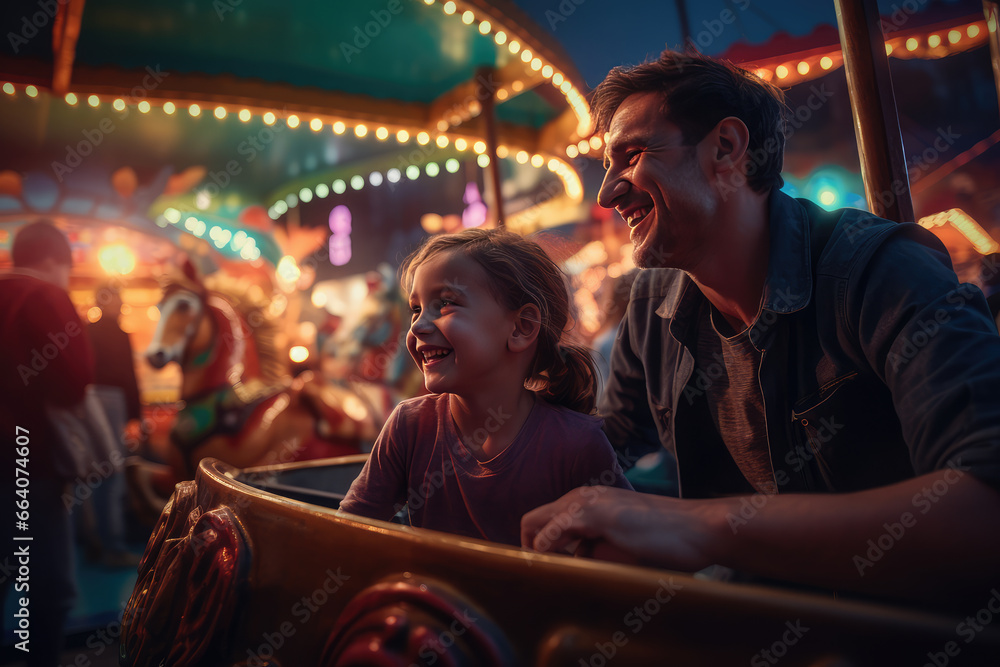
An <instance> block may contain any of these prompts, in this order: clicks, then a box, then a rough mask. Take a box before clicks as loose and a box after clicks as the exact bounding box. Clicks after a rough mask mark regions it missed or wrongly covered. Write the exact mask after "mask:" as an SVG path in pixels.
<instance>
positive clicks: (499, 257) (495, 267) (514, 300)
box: [399, 229, 597, 414]
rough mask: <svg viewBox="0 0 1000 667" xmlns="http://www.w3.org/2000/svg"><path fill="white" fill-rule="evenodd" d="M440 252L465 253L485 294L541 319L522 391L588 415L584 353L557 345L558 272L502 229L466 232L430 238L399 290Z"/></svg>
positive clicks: (590, 399) (561, 319) (589, 367)
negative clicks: (534, 311) (533, 310)
mask: <svg viewBox="0 0 1000 667" xmlns="http://www.w3.org/2000/svg"><path fill="white" fill-rule="evenodd" d="M446 251H458V252H462V253H465V254H466V255H467V256H468V257H470V258H471V259H473V260H475V261H476V262H477V263H478V264H479V265H480V266H481V267H483V270H484V271H485V272H486V276H487V281H486V285H487V288H488V289H489V291H490V293H491V294H492V295H493V297H494V298H495V299H496V300H497V303H499V304H500V305H501V306H503V307H504V308H506V309H508V310H510V311H515V310H517V309H518V308H520V307H522V306H525V305H528V304H534V305H535V306H536V307H537V308H538V310H539V312H540V313H541V322H540V325H541V326H540V330H539V333H538V347H537V350H536V352H535V358H534V360H533V362H532V365H531V371H530V372H529V374H528V377H526V378H525V387H527V388H528V389H531V390H533V391H535V392H536V393H537V394H539V395H540V396H542V397H543V398H545V399H546V400H547V401H549V402H551V403H555V404H557V405H563V406H565V407H567V408H570V409H571V410H576V411H577V412H583V413H587V414H589V413H591V412H593V410H594V404H595V400H596V395H597V371H596V370H595V368H594V362H593V359H592V358H591V356H590V350H589V349H588V348H586V347H584V346H582V345H578V344H575V343H570V342H567V341H564V340H563V336H564V333H565V331H566V327H567V324H568V322H569V312H570V301H569V293H568V292H567V290H566V283H565V282H564V275H563V272H562V271H561V270H560V269H559V267H558V266H556V264H555V262H553V261H552V260H551V259H550V258H549V256H548V255H546V254H545V251H544V250H543V249H542V247H541V246H540V245H538V244H537V243H535V242H534V241H530V240H528V239H526V238H523V237H521V236H518V235H517V234H514V233H513V232H508V231H506V230H502V229H467V230H465V231H462V232H458V233H457V234H442V235H440V236H433V237H431V238H430V239H428V240H427V241H426V242H425V243H424V244H423V245H421V246H420V248H418V249H417V250H416V251H415V252H413V253H412V254H411V255H410V256H409V257H407V258H406V260H405V261H404V262H403V265H402V266H401V267H400V269H399V271H400V277H401V282H402V285H403V289H404V290H405V291H406V292H407V293H408V292H409V291H410V290H411V289H412V288H413V277H414V273H415V272H416V270H417V267H419V266H420V265H421V264H423V263H424V262H425V261H427V260H428V259H429V258H431V257H433V256H435V255H438V254H439V253H442V252H446Z"/></svg>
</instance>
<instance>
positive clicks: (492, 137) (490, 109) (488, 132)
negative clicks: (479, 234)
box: [476, 67, 504, 228]
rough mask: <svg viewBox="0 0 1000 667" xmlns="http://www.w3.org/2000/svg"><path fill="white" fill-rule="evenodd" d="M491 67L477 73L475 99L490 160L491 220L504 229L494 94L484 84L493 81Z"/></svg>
mask: <svg viewBox="0 0 1000 667" xmlns="http://www.w3.org/2000/svg"><path fill="white" fill-rule="evenodd" d="M492 73H493V68H492V67H482V68H480V69H479V71H478V72H477V76H476V80H477V81H478V82H479V94H478V95H477V97H478V98H479V99H480V100H482V103H483V105H482V106H483V110H482V117H483V133H484V134H485V136H484V137H483V139H484V140H485V141H486V155H488V156H489V158H490V165H489V170H488V171H487V174H488V176H487V178H486V181H487V183H486V191H487V192H488V193H491V194H492V199H493V220H494V221H495V222H496V226H497V227H498V228H503V227H504V216H503V187H502V185H503V183H502V181H501V180H500V158H498V157H497V117H496V94H497V91H495V90H492V89H491V88H490V87H489V86H487V85H486V82H488V81H493V77H492V76H491V74H492Z"/></svg>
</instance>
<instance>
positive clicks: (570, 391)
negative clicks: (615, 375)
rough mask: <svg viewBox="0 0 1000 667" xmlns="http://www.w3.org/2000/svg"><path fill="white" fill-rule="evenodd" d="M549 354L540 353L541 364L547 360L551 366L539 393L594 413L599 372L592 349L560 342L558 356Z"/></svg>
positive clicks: (576, 408)
mask: <svg viewBox="0 0 1000 667" xmlns="http://www.w3.org/2000/svg"><path fill="white" fill-rule="evenodd" d="M539 342H540V343H541V341H539ZM543 344H544V343H543ZM545 352H546V351H542V350H539V355H538V361H539V362H541V363H540V364H539V365H544V363H545V361H546V357H548V360H550V363H549V364H548V368H547V369H546V370H545V376H546V380H547V381H546V383H545V385H544V386H543V387H541V388H540V389H539V390H538V394H539V395H540V396H541V397H542V398H544V399H545V400H547V401H548V402H550V403H555V404H556V405H562V406H564V407H567V408H569V409H570V410H575V411H577V412H583V413H585V414H590V413H591V412H593V411H594V407H595V404H596V401H597V369H596V367H595V366H594V359H593V357H591V355H590V350H589V349H587V348H586V347H583V346H582V345H575V344H573V343H559V342H556V343H555V350H554V354H545Z"/></svg>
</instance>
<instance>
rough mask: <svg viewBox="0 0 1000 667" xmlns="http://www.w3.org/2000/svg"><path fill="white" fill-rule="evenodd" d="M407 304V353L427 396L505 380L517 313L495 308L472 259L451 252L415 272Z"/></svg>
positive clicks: (482, 273) (470, 391) (461, 392)
mask: <svg viewBox="0 0 1000 667" xmlns="http://www.w3.org/2000/svg"><path fill="white" fill-rule="evenodd" d="M409 302H410V310H411V313H412V315H411V320H410V331H409V333H407V336H406V348H407V350H408V351H409V353H410V356H411V357H413V360H414V361H415V362H416V364H417V366H419V367H420V370H421V371H422V372H423V374H424V384H425V385H426V387H427V390H428V391H430V392H432V393H435V394H440V393H444V392H447V393H451V394H457V395H459V396H469V395H471V394H473V393H475V391H476V389H477V388H484V387H491V386H494V383H495V382H497V381H504V382H505V381H509V376H510V370H511V368H510V359H509V352H508V348H507V341H508V337H509V336H510V334H511V333H512V332H513V331H514V329H515V314H514V313H512V312H510V311H508V310H506V309H505V308H504V307H503V306H501V305H500V304H499V303H497V300H496V298H494V296H493V295H492V294H491V293H490V291H489V289H488V288H487V275H486V272H485V271H484V270H483V268H482V267H481V266H480V265H479V263H477V262H476V261H475V260H474V259H472V258H470V257H468V256H467V255H465V254H464V253H462V252H461V251H454V250H451V251H444V252H440V253H438V254H436V255H433V256H431V257H429V258H428V259H427V260H426V261H424V262H423V263H422V264H420V265H419V266H418V267H417V268H416V270H415V271H414V273H413V287H412V289H411V290H410V294H409ZM522 381H523V378H522Z"/></svg>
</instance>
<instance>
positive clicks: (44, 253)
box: [10, 220, 73, 268]
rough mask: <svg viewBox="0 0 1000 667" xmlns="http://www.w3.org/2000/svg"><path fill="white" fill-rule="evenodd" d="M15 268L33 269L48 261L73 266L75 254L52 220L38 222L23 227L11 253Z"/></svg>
mask: <svg viewBox="0 0 1000 667" xmlns="http://www.w3.org/2000/svg"><path fill="white" fill-rule="evenodd" d="M10 255H11V259H12V260H13V262H14V266H16V267H22V268H31V267H34V266H38V265H39V264H41V263H42V262H44V261H45V260H46V259H53V260H55V261H56V263H58V264H66V265H68V266H72V265H73V253H72V251H71V250H70V247H69V241H68V240H67V239H66V235H65V234H63V233H62V231H61V230H60V229H59V228H58V227H56V226H55V225H54V224H53V223H52V221H51V220H38V221H36V222H31V223H28V224H27V225H25V226H24V227H21V228H20V229H19V230H18V231H17V235H16V236H15V237H14V245H13V247H12V248H11V251H10Z"/></svg>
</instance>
